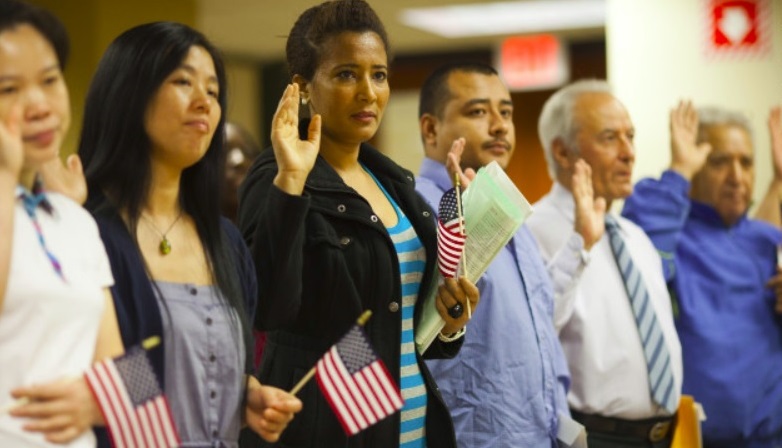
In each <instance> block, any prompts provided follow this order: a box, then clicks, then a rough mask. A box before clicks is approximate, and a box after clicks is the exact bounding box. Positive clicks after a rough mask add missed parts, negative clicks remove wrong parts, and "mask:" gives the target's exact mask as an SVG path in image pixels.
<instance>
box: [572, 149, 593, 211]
mask: <svg viewBox="0 0 782 448" xmlns="http://www.w3.org/2000/svg"><path fill="white" fill-rule="evenodd" d="M573 196H574V199H575V201H576V202H580V201H583V200H585V199H589V200H591V199H592V197H593V196H594V191H593V189H592V168H591V167H590V166H589V164H588V163H586V161H585V160H584V159H578V160H576V164H575V166H574V171H573Z"/></svg>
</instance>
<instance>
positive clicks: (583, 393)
mask: <svg viewBox="0 0 782 448" xmlns="http://www.w3.org/2000/svg"><path fill="white" fill-rule="evenodd" d="M538 130H539V134H540V139H541V142H542V144H543V147H544V152H545V156H546V160H547V162H548V167H549V174H550V175H551V177H552V178H553V179H554V185H553V187H552V189H551V191H550V192H549V193H548V194H547V195H546V196H544V197H543V198H542V199H541V200H540V201H539V202H537V203H536V204H535V206H534V208H535V213H533V214H532V216H531V217H530V218H529V220H528V221H527V222H528V225H529V228H530V230H531V231H532V233H533V234H534V235H535V238H536V239H537V241H538V244H539V246H540V249H541V252H542V254H543V256H544V258H546V259H550V258H551V257H552V256H553V255H554V254H556V253H557V251H558V250H559V248H560V247H562V245H563V244H565V243H566V241H565V237H566V235H568V234H569V233H568V231H569V230H571V229H572V228H573V226H574V220H575V218H574V209H573V207H574V201H573V193H572V191H571V185H572V181H571V179H572V176H573V172H574V170H575V167H576V165H577V163H583V162H580V160H583V161H585V162H586V163H588V164H589V166H590V167H591V170H592V188H593V193H594V198H595V202H596V204H597V205H602V204H603V201H605V205H606V206H607V207H608V208H609V209H610V206H611V203H612V202H613V201H614V200H621V199H623V198H625V197H627V196H628V195H630V193H631V192H632V183H631V175H632V169H633V163H634V160H635V153H634V151H635V149H634V147H633V136H634V133H635V130H634V128H633V124H632V121H631V119H630V116H629V114H628V112H627V110H626V109H625V107H624V106H623V105H622V103H621V102H620V101H619V100H618V99H617V98H616V97H615V96H614V95H613V93H612V92H611V87H610V85H608V84H607V83H606V82H604V81H597V80H587V81H579V82H576V83H574V84H571V85H569V86H566V87H564V88H563V89H561V90H559V91H558V92H556V93H555V94H554V95H553V96H552V97H551V98H549V100H548V101H547V102H546V104H545V106H544V107H543V112H542V113H541V116H540V120H539V123H538ZM575 224H576V225H577V224H578V223H575ZM609 228H610V230H608V229H609ZM606 229H607V230H606V232H605V235H603V237H602V238H601V239H600V240H599V241H598V242H597V244H595V245H594V246H593V247H592V249H591V250H590V251H589V253H587V252H583V253H582V254H581V262H582V263H584V264H585V265H586V266H585V268H584V271H583V274H582V277H581V281H580V282H579V284H578V286H577V287H576V288H575V289H573V290H571V291H569V292H568V293H566V294H562V295H560V296H558V297H557V298H556V304H555V326H556V328H557V330H558V331H559V337H560V341H561V342H562V346H563V348H564V351H565V356H566V357H567V359H568V365H569V367H570V372H571V375H572V386H571V390H570V393H569V395H568V402H569V405H570V407H571V411H572V413H573V417H574V418H575V419H576V420H579V421H580V422H581V423H582V424H584V426H585V427H586V428H587V432H588V434H589V446H590V448H619V447H622V448H626V447H654V448H660V447H669V446H670V442H671V438H672V433H673V426H674V425H673V424H674V415H675V412H676V408H677V406H678V402H679V397H680V390H681V383H682V361H681V346H680V344H679V339H678V336H677V335H676V329H675V327H674V323H673V313H672V310H671V301H670V297H669V295H668V290H667V288H666V284H665V279H664V277H663V272H662V268H661V263H660V258H659V255H658V253H657V251H656V250H655V248H654V246H653V245H652V242H651V241H650V240H649V238H648V237H647V236H646V234H644V232H643V231H642V230H641V229H640V228H639V227H637V226H636V225H634V224H633V223H631V222H630V221H628V220H626V219H624V218H622V217H620V216H618V215H615V214H612V213H610V212H609V213H607V214H606Z"/></svg>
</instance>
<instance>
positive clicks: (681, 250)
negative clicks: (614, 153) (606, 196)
mask: <svg viewBox="0 0 782 448" xmlns="http://www.w3.org/2000/svg"><path fill="white" fill-rule="evenodd" d="M670 123H671V124H670V127H671V166H670V168H669V169H668V170H666V171H665V172H664V173H663V174H662V176H661V177H660V179H643V180H641V181H640V182H639V183H638V184H637V185H636V187H635V191H634V192H633V194H632V195H631V196H630V197H628V198H627V201H626V202H625V206H624V210H623V212H622V214H623V215H624V216H625V217H627V218H628V219H630V220H632V221H634V222H635V223H637V224H638V225H640V226H641V228H643V229H644V230H645V231H646V233H647V234H648V235H649V237H650V238H651V239H652V241H653V242H654V245H655V247H656V248H657V250H658V251H659V252H660V254H661V255H662V261H663V263H662V265H663V268H664V271H665V278H666V281H667V282H668V286H669V288H670V290H671V291H672V296H673V299H674V304H675V309H676V310H677V315H676V329H677V330H678V332H679V338H680V339H681V343H682V350H683V357H684V384H683V386H682V389H683V392H684V393H686V394H690V395H693V396H694V397H695V399H696V401H698V402H700V403H701V404H702V405H703V409H704V411H705V413H706V416H707V419H706V421H704V422H703V442H704V446H705V447H709V448H717V447H721V448H723V447H724V448H727V447H739V446H740V447H744V448H755V447H758V448H759V447H778V446H782V274H780V272H779V268H778V267H777V261H778V260H777V246H778V245H779V244H780V243H782V232H781V231H780V230H779V229H777V228H774V227H773V226H771V225H769V224H767V223H765V222H761V221H758V220H754V219H750V218H748V217H747V210H748V209H749V206H750V202H751V200H752V187H753V184H754V181H755V171H754V161H755V157H754V151H753V145H752V132H751V129H750V125H749V120H748V119H747V118H746V117H745V116H743V115H742V114H740V113H738V112H733V111H729V110H726V109H721V108H714V107H709V108H701V109H699V110H697V111H696V109H695V107H694V106H693V105H692V103H690V102H686V101H683V102H680V103H679V105H678V106H677V107H676V108H675V109H674V110H672V111H671V116H670ZM775 306H776V312H775V310H774V308H775Z"/></svg>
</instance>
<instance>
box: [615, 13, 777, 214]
mask: <svg viewBox="0 0 782 448" xmlns="http://www.w3.org/2000/svg"><path fill="white" fill-rule="evenodd" d="M768 3H769V5H771V8H772V10H773V13H772V17H771V20H772V22H771V27H770V29H771V31H772V33H773V36H772V39H773V42H772V46H771V47H772V49H771V52H770V53H769V54H768V55H767V56H764V57H754V58H752V57H747V58H722V59H714V58H709V57H707V55H706V52H705V51H704V48H705V46H704V40H705V36H704V33H705V31H704V28H705V27H704V23H705V17H704V16H705V14H706V13H705V11H706V6H705V5H706V4H707V2H706V1H705V0H633V1H627V0H607V7H608V19H607V25H606V40H607V47H608V48H607V51H608V79H609V80H610V81H611V83H612V84H613V85H614V87H615V88H616V91H617V94H618V96H619V98H621V100H622V101H623V102H624V103H625V105H626V106H627V108H628V110H629V111H630V114H631V116H632V118H633V121H634V123H635V127H636V150H637V159H636V168H635V178H636V179H638V178H641V177H645V176H658V175H659V174H660V172H661V171H662V170H664V169H665V168H666V167H667V166H668V165H669V163H670V150H669V145H668V141H669V132H668V112H669V110H670V108H672V107H673V106H675V105H676V103H677V102H678V100H679V99H680V98H689V99H692V100H693V101H694V102H695V103H696V104H699V105H715V106H723V107H729V108H733V109H736V110H739V111H742V112H744V113H745V114H747V115H748V116H749V118H750V119H751V120H752V124H753V127H754V134H755V153H756V181H755V199H756V202H757V201H758V200H759V199H760V198H761V197H762V195H763V194H764V193H765V191H766V188H767V186H768V182H769V181H770V179H771V176H772V169H771V166H770V162H769V161H770V157H771V156H770V150H769V134H768V127H767V125H766V120H767V118H768V112H769V109H770V108H771V107H772V106H773V105H775V104H780V103H782V3H781V2H779V1H778V0H768Z"/></svg>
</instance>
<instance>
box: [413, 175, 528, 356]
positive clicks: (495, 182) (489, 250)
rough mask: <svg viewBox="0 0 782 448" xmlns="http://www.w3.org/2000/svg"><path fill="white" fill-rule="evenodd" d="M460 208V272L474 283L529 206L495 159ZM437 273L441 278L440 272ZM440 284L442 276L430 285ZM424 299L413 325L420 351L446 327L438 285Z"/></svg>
mask: <svg viewBox="0 0 782 448" xmlns="http://www.w3.org/2000/svg"><path fill="white" fill-rule="evenodd" d="M462 207H463V209H464V227H465V233H466V235H467V241H466V243H465V247H464V254H463V255H462V260H461V262H460V264H459V272H460V275H464V276H465V277H467V279H469V280H470V281H471V282H473V283H477V282H478V279H479V278H481V276H482V275H483V273H484V272H486V269H487V268H488V267H489V264H491V262H492V260H494V257H496V256H497V254H498V253H499V252H500V250H502V248H503V247H505V245H506V244H508V241H510V239H511V238H512V237H513V235H514V234H515V233H516V231H517V230H518V229H519V227H521V225H522V224H523V223H524V220H526V219H527V217H529V215H530V214H531V213H532V207H531V206H530V204H529V202H527V199H525V198H524V195H523V194H521V192H520V191H519V190H518V189H517V188H516V186H515V185H514V184H513V182H512V181H511V180H510V178H509V177H508V175H507V174H505V171H503V169H502V168H500V166H499V164H497V162H491V163H490V164H488V165H486V166H485V167H483V168H481V169H480V170H478V174H477V176H475V179H474V180H473V181H472V182H471V183H470V186H469V188H467V189H466V190H465V191H464V194H463V198H462ZM465 262H466V263H465ZM465 268H466V269H465ZM465 273H466V274H465ZM437 276H438V277H440V273H439V271H438V273H437ZM440 283H442V278H438V281H437V282H436V283H433V284H435V285H437V284H440ZM424 300H425V302H424V309H423V312H422V314H421V319H420V320H419V321H418V325H417V326H416V328H415V344H416V348H417V349H418V352H419V353H423V352H424V351H426V349H427V348H428V347H429V345H430V344H431V343H432V341H434V338H436V337H437V333H439V332H440V330H442V329H443V327H444V326H445V321H444V320H443V318H442V317H440V313H438V312H437V308H436V307H435V300H437V288H436V287H435V288H432V291H430V293H429V294H428V295H427V296H426V298H425V299H424Z"/></svg>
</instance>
